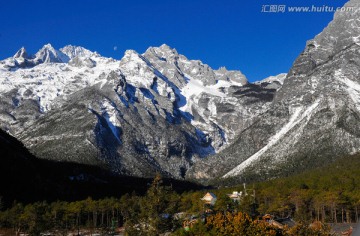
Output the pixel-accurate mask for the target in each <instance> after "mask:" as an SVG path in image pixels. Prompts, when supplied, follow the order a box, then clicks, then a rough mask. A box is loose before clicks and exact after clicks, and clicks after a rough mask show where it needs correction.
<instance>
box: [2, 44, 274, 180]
mask: <svg viewBox="0 0 360 236" xmlns="http://www.w3.org/2000/svg"><path fill="white" fill-rule="evenodd" d="M0 92H1V95H0V96H1V100H0V101H1V102H0V124H1V128H2V129H5V130H7V131H9V132H10V133H12V134H13V135H14V136H16V137H17V138H19V139H20V140H22V141H23V142H24V143H25V144H26V146H27V147H28V148H29V149H30V150H31V151H32V152H34V153H35V154H36V155H37V156H39V157H41V158H46V159H54V160H58V161H71V162H79V163H85V164H92V165H102V166H106V167H107V168H109V169H111V170H112V171H114V172H117V173H121V174H128V175H136V176H150V175H152V174H153V173H154V172H155V171H159V172H162V173H164V174H166V175H168V176H172V177H175V178H179V177H184V176H185V175H186V172H187V170H188V169H189V168H191V166H192V165H193V163H194V162H195V161H196V160H197V159H198V158H205V157H207V156H209V155H213V154H216V153H218V152H220V151H221V150H222V149H224V148H225V147H227V146H228V145H230V144H231V143H232V142H233V140H234V138H235V137H236V136H237V134H238V133H239V132H240V130H241V129H244V128H246V127H247V126H249V125H250V124H251V122H252V120H253V118H254V117H255V116H257V115H258V114H261V113H262V112H264V111H265V110H266V109H267V107H268V105H269V104H270V103H271V101H272V99H273V97H274V94H275V92H276V89H273V88H266V87H264V86H262V85H255V84H250V83H248V82H247V79H246V77H245V76H244V75H243V74H242V73H241V72H240V71H228V70H227V69H226V68H220V69H219V70H213V69H211V68H210V67H209V66H208V65H206V64H203V63H202V62H201V61H198V60H189V59H187V58H186V57H185V56H183V55H181V54H179V53H178V52H177V51H176V50H175V49H172V48H170V47H169V46H167V45H162V46H160V47H151V48H149V49H148V50H147V51H146V52H145V53H143V54H139V53H137V52H135V51H133V50H128V51H126V52H125V55H124V57H123V58H122V59H121V60H115V59H112V58H106V57H102V56H101V55H99V54H98V53H96V52H91V51H89V50H87V49H85V48H82V47H76V46H65V47H64V48H61V49H59V50H56V49H54V48H53V47H52V46H51V45H50V44H47V45H45V46H44V47H43V48H41V49H40V50H39V52H37V53H36V54H35V55H29V54H28V53H27V52H26V50H25V49H24V48H22V49H20V50H19V51H18V52H17V53H16V54H15V56H13V57H10V58H8V59H5V60H3V61H1V62H0Z"/></svg>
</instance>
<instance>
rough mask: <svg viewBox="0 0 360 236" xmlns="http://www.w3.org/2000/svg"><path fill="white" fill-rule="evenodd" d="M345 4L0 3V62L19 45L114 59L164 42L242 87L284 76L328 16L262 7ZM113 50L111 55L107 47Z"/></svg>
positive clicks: (278, 0)
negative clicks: (228, 72)
mask: <svg viewBox="0 0 360 236" xmlns="http://www.w3.org/2000/svg"><path fill="white" fill-rule="evenodd" d="M345 2H346V0H249V1H244V0H222V1H211V0H177V1H173V0H157V1H151V0H147V1H145V0H126V1H123V0H71V1H70V0H68V1H66V0H65V1H60V0H56V1H54V0H47V1H39V0H21V1H20V0H2V1H1V4H0V21H1V23H0V45H1V46H0V59H4V58H7V57H9V56H12V55H13V54H14V53H15V52H16V51H17V50H18V49H19V48H20V47H22V46H25V47H26V48H27V50H28V52H30V53H35V52H36V51H37V50H38V49H39V48H41V46H42V45H44V44H46V43H51V44H52V45H53V46H54V47H55V48H60V47H63V46H65V45H67V44H72V45H80V46H83V47H85V48H88V49H90V50H93V51H97V52H99V53H100V54H102V55H104V56H108V57H113V58H117V59H120V58H121V57H122V56H123V54H124V51H125V50H126V49H134V50H136V51H138V52H140V53H142V52H144V51H145V50H146V49H147V48H148V47H149V46H160V45H161V44H163V43H166V44H168V45H169V46H171V47H174V48H176V49H177V50H178V52H179V53H181V54H184V55H185V56H187V57H188V58H189V59H200V60H202V61H203V62H204V63H206V64H209V65H210V66H211V67H213V68H215V69H216V68H218V67H220V66H226V67H227V68H228V69H235V70H241V71H242V72H243V73H244V74H245V75H246V76H247V77H248V78H249V80H250V81H255V80H259V79H262V78H265V77H267V76H270V75H276V74H278V73H281V72H287V71H288V70H289V68H290V67H291V65H292V63H293V61H294V59H295V58H296V57H297V56H298V55H299V53H300V52H301V51H302V50H303V49H304V46H305V42H306V40H308V39H311V38H313V37H314V36H315V35H316V34H318V33H319V32H321V31H322V29H323V28H324V27H325V26H326V25H327V24H328V23H329V22H330V21H331V19H332V18H333V14H332V13H289V12H286V13H262V12H261V9H262V6H263V5H274V4H283V5H287V6H311V5H316V6H323V5H328V6H335V7H337V6H342V5H344V3H345ZM115 46H116V47H117V50H116V51H115V50H114V47H115Z"/></svg>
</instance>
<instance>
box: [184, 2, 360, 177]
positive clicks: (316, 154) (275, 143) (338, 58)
mask: <svg viewBox="0 0 360 236" xmlns="http://www.w3.org/2000/svg"><path fill="white" fill-rule="evenodd" d="M346 6H347V7H350V6H352V7H354V8H353V9H354V11H351V12H337V13H336V14H335V17H334V20H333V21H332V22H331V23H330V24H329V26H328V27H327V28H326V29H324V31H323V32H322V33H320V34H319V35H317V36H316V37H315V39H314V40H310V41H308V42H307V46H306V48H305V50H304V51H303V52H302V54H301V55H300V56H299V57H298V58H297V59H296V61H295V62H294V64H293V67H292V69H291V70H290V72H289V73H288V75H287V77H286V79H285V80H284V84H283V86H282V87H281V89H279V90H278V92H277V93H276V96H275V98H274V101H273V103H272V104H271V106H270V108H269V109H268V111H267V112H265V113H264V114H262V115H261V116H259V117H257V118H256V119H255V120H254V122H253V124H252V125H251V126H249V128H247V129H244V130H243V131H242V132H241V133H240V135H239V136H238V138H237V140H235V141H234V143H233V144H232V145H231V146H229V147H228V148H227V149H225V150H224V151H223V152H222V153H220V154H219V155H218V156H215V157H211V158H208V159H207V160H206V161H203V162H199V163H197V165H195V167H194V169H193V170H192V174H191V176H193V177H198V178H214V177H223V178H229V177H235V178H243V179H252V178H260V179H267V178H272V177H276V176H280V175H289V174H293V173H294V172H301V171H304V170H306V169H308V168H314V167H316V166H322V165H324V163H328V162H332V161H334V160H335V159H336V158H338V157H341V156H344V155H346V154H352V153H356V152H359V151H360V132H359V131H360V130H359V122H360V119H359V115H360V111H359V108H360V106H359V102H360V97H359V95H360V94H359V92H360V90H359V88H360V87H359V85H360V80H359V78H360V61H359V60H358V58H359V54H360V50H359V49H360V48H359V46H360V45H359V44H358V41H357V38H358V36H359V35H360V27H358V26H357V25H356V24H357V23H356V22H357V19H358V18H359V16H360V11H359V9H360V8H359V7H360V4H359V3H358V2H357V1H350V2H349V3H348V4H347V5H346ZM219 163H222V164H221V166H220V168H212V167H213V166H216V165H218V164H219Z"/></svg>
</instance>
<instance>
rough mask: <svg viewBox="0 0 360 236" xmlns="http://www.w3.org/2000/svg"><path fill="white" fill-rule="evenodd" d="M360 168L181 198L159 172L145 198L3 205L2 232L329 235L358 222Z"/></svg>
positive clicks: (336, 166) (357, 160)
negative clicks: (279, 221)
mask: <svg viewBox="0 0 360 236" xmlns="http://www.w3.org/2000/svg"><path fill="white" fill-rule="evenodd" d="M359 167H360V156H358V155H356V156H350V157H346V158H343V159H342V160H339V161H337V162H335V163H332V164H330V165H329V166H327V167H326V168H321V169H316V170H313V171H309V172H306V173H303V174H301V175H296V176H292V177H287V178H281V179H274V180H270V181H267V182H261V183H248V184H247V185H246V186H244V185H243V183H239V185H238V186H236V187H231V188H224V187H223V188H217V189H211V190H201V191H199V190H197V191H186V192H183V193H179V192H176V191H174V190H173V189H172V187H171V185H169V184H167V183H165V182H164V181H163V180H162V178H161V176H160V175H157V176H156V177H155V178H154V180H153V181H152V183H151V184H150V185H149V186H148V190H147V192H146V193H145V194H141V195H139V194H136V193H135V192H134V193H132V194H129V193H127V194H124V195H122V196H121V197H120V198H104V199H97V200H94V199H92V198H91V197H88V198H86V199H84V200H81V201H73V202H66V201H55V202H51V203H48V202H45V201H44V202H35V203H32V204H26V205H24V204H22V203H20V202H14V203H13V204H12V206H9V207H6V206H4V205H2V211H1V212H0V227H1V228H2V229H8V230H10V232H12V233H14V232H15V233H16V232H18V233H20V232H26V233H29V234H30V235H39V234H40V232H56V234H55V235H67V234H68V232H70V231H71V232H73V231H76V230H77V229H78V230H85V229H86V230H87V232H101V234H102V235H106V234H111V233H112V232H115V231H116V229H118V228H119V227H122V226H124V227H125V230H126V233H127V234H128V235H139V232H142V235H159V234H161V233H165V232H172V233H173V234H174V235H238V234H239V233H242V234H245V235H256V233H255V232H258V233H260V232H263V233H264V232H265V233H266V235H329V232H330V230H329V228H328V226H327V223H343V222H347V223H351V222H352V223H354V222H357V221H358V217H359V210H360V179H359V178H358V176H360V168H359ZM208 191H211V192H213V193H214V194H215V195H216V196H217V201H216V204H215V205H214V206H211V207H210V206H206V205H204V202H203V201H201V200H200V199H201V198H202V197H203V196H204V194H205V193H206V192H208ZM232 191H242V192H243V193H244V194H243V196H242V197H241V201H240V202H237V201H233V200H231V199H230V198H229V197H228V195H227V194H230V193H232ZM245 193H246V194H245ZM208 208H211V209H208ZM265 214H271V215H273V216H274V217H278V218H284V217H291V218H293V219H294V220H295V221H296V222H297V223H298V224H297V225H296V227H293V228H291V229H287V228H284V229H280V228H277V227H274V226H271V225H269V224H266V223H264V222H263V221H261V220H259V219H261V216H263V215H265ZM189 217H190V218H191V219H195V221H194V222H196V223H195V224H194V225H192V226H191V228H190V229H189V230H187V231H186V230H184V228H183V226H184V225H183V223H184V221H185V220H186V219H188V218H189ZM312 222H318V223H319V227H316V228H315V229H313V228H311V227H308V226H309V225H310V223H312ZM320 222H321V223H320ZM250 232H251V233H250ZM300 232H303V233H300ZM304 232H305V233H304ZM260 234H261V233H260ZM9 235H12V234H11V233H10V234H9Z"/></svg>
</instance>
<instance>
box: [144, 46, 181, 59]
mask: <svg viewBox="0 0 360 236" xmlns="http://www.w3.org/2000/svg"><path fill="white" fill-rule="evenodd" d="M144 56H145V57H150V58H152V57H156V58H157V59H159V60H161V61H165V62H167V63H175V62H176V61H177V60H178V57H179V54H178V52H177V51H176V49H175V48H171V47H170V46H168V45H166V44H163V45H161V46H160V47H150V48H148V49H147V50H146V52H145V53H144Z"/></svg>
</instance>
